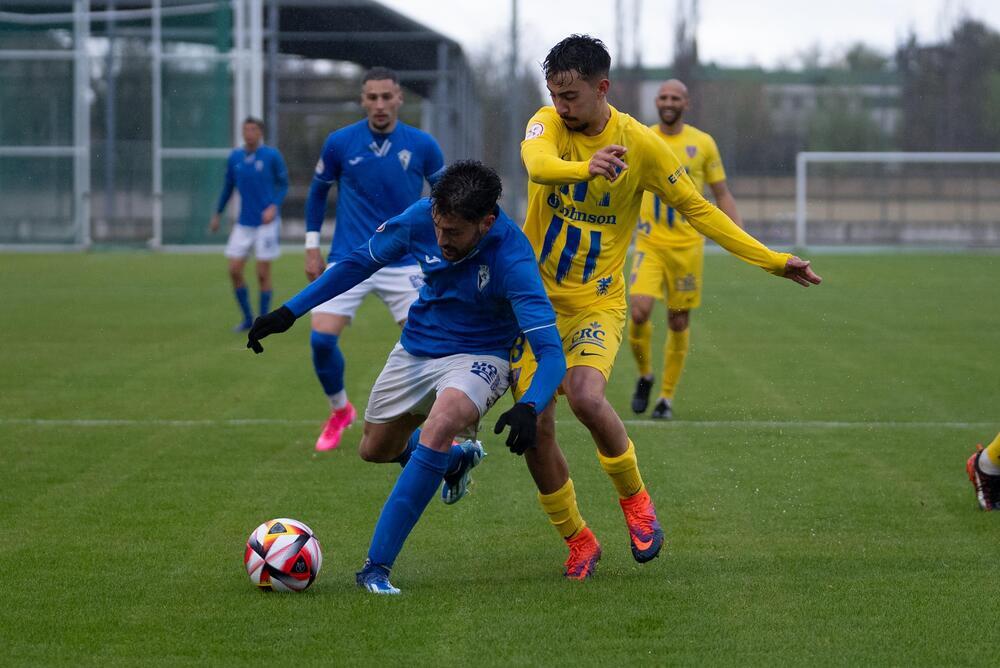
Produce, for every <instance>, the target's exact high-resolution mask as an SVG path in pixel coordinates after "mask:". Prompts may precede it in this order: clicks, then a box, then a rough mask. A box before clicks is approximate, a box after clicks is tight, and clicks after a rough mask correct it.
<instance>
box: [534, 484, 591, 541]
mask: <svg viewBox="0 0 1000 668" xmlns="http://www.w3.org/2000/svg"><path fill="white" fill-rule="evenodd" d="M538 502H539V503H541V504H542V510H544V511H545V514H546V515H548V516H549V522H552V526H554V527H555V528H556V531H558V532H559V535H560V536H562V537H563V538H566V539H569V538H572V537H573V536H575V535H576V534H577V533H579V532H580V531H581V530H582V529H583V527H585V526H587V523H586V522H584V521H583V517H581V516H580V510H579V508H577V507H576V490H574V489H573V480H572V478H571V479H569V480H567V481H566V484H565V485H563V486H562V487H560V488H559V489H558V490H556V491H555V492H552V493H551V494H542V493H541V492H539V493H538Z"/></svg>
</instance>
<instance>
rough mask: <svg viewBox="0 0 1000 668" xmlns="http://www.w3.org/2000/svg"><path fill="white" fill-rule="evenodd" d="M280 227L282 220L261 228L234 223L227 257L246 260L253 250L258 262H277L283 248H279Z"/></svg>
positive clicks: (276, 220) (275, 220) (226, 253)
mask: <svg viewBox="0 0 1000 668" xmlns="http://www.w3.org/2000/svg"><path fill="white" fill-rule="evenodd" d="M279 227H281V219H280V218H276V219H274V220H273V221H271V222H270V223H268V224H266V225H261V226H259V227H250V226H249V225H240V224H239V223H234V224H233V230H232V231H231V232H230V233H229V241H227V242H226V251H225V256H226V257H228V258H232V259H234V260H245V259H246V257H247V256H248V255H250V249H251V248H253V253H254V255H255V256H256V257H257V259H258V260H263V261H264V262H270V261H271V260H277V259H278V258H279V257H280V256H281V247H280V246H278V228H279Z"/></svg>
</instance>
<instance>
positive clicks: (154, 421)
mask: <svg viewBox="0 0 1000 668" xmlns="http://www.w3.org/2000/svg"><path fill="white" fill-rule="evenodd" d="M622 422H624V423H625V424H626V425H627V426H637V427H659V428H666V429H685V428H690V429H740V428H742V429H996V428H997V423H995V422H947V421H924V422H901V421H895V420H875V421H856V422H849V421H842V420H669V421H667V420H642V419H627V420H622ZM322 423H323V420H322V418H316V419H314V420H289V419H284V418H228V419H214V420H212V419H204V420H166V419H158V418H144V419H126V418H66V419H58V418H3V417H0V425H28V426H39V427H258V426H269V425H311V426H314V425H321V424H322ZM556 424H558V425H559V426H572V425H577V426H579V427H583V425H582V424H581V423H580V422H578V421H576V420H572V419H569V420H556Z"/></svg>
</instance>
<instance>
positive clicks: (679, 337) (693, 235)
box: [629, 79, 743, 420]
mask: <svg viewBox="0 0 1000 668" xmlns="http://www.w3.org/2000/svg"><path fill="white" fill-rule="evenodd" d="M689 104H690V100H689V97H688V89H687V86H685V85H684V83H683V82H681V81H679V80H678V79H670V80H669V81H665V82H664V83H663V84H662V85H661V86H660V89H659V91H657V94H656V110H657V112H658V113H659V116H660V122H659V123H656V124H653V125H650V126H649V127H650V128H651V129H652V130H653V131H654V133H655V134H656V135H657V136H659V137H660V138H661V139H663V141H665V142H666V143H667V145H668V146H669V147H670V150H671V151H672V152H673V153H674V155H676V156H677V159H678V160H680V162H681V164H682V165H683V166H684V169H685V171H687V173H688V175H689V176H690V177H691V180H692V181H694V185H695V188H696V189H697V190H698V192H699V193H702V192H703V191H704V189H705V184H706V183H708V187H709V188H710V189H711V190H712V196H713V197H714V198H715V202H716V204H717V205H718V207H719V208H720V209H722V211H723V212H725V214H726V215H727V216H729V217H730V218H731V219H732V220H733V222H735V223H736V224H737V225H739V226H740V227H742V226H743V222H742V219H741V218H740V214H739V212H738V211H737V210H736V201H735V200H734V199H733V195H732V193H730V192H729V188H728V187H727V186H726V172H725V170H723V168H722V158H721V157H720V155H719V149H718V147H717V146H716V145H715V140H713V139H712V137H711V136H710V135H709V134H708V133H706V132H702V131H701V130H699V129H698V128H696V127H694V126H692V125H689V124H687V123H685V122H684V113H685V112H686V111H687V110H688V106H689ZM636 230H637V234H636V245H635V256H634V258H633V261H632V277H631V287H630V289H629V307H630V308H629V310H630V315H631V318H632V324H631V327H629V344H630V345H631V347H632V354H633V356H634V357H635V361H636V365H637V366H638V368H639V379H638V380H637V381H636V384H635V394H633V395H632V410H633V412H635V413H636V414H642V413H645V412H646V408H647V407H648V406H649V394H650V390H651V389H652V387H653V381H654V376H653V359H652V342H653V323H652V322H651V321H650V315H651V314H652V312H653V305H654V304H655V303H656V300H657V299H662V300H663V301H664V302H665V303H666V305H667V327H668V329H669V331H668V332H667V338H666V343H665V345H664V350H663V375H662V376H661V383H660V394H659V397H658V399H657V400H656V405H655V406H654V407H653V413H652V415H651V417H652V418H654V419H661V420H669V419H671V418H672V417H673V401H674V395H675V393H676V391H677V385H678V382H679V381H680V377H681V373H682V372H683V371H684V361H685V359H686V357H687V353H688V348H689V347H690V329H689V327H690V323H691V310H692V309H695V308H698V306H699V305H700V304H701V286H702V273H703V272H702V269H703V265H704V251H705V237H703V236H702V235H701V234H700V233H699V232H698V231H697V230H696V229H695V228H694V227H692V226H691V224H690V223H689V222H688V220H687V219H686V218H685V217H684V216H683V215H681V214H680V213H679V212H677V211H676V210H675V209H674V208H673V207H671V206H668V205H667V204H666V203H664V202H663V201H662V200H661V199H660V196H659V195H657V194H655V193H652V192H646V194H645V195H644V196H643V199H642V208H641V209H640V212H639V224H638V226H637V227H636Z"/></svg>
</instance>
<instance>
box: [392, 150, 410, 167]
mask: <svg viewBox="0 0 1000 668" xmlns="http://www.w3.org/2000/svg"><path fill="white" fill-rule="evenodd" d="M396 157H397V158H399V164H401V165H402V166H403V171H404V172H405V171H406V168H407V167H409V166H410V158H411V157H413V154H412V153H410V152H409V151H407V150H406V149H405V148H404V149H403V150H402V151H400V152H399V153H397V154H396Z"/></svg>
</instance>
